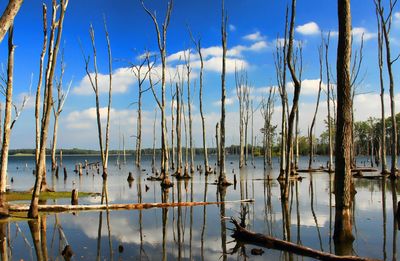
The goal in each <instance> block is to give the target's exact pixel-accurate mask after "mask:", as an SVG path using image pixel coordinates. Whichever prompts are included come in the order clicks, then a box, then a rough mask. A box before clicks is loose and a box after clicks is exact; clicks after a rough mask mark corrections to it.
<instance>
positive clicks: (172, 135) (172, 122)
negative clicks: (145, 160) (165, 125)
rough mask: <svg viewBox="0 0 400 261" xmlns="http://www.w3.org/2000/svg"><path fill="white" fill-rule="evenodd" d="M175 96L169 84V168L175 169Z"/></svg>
mask: <svg viewBox="0 0 400 261" xmlns="http://www.w3.org/2000/svg"><path fill="white" fill-rule="evenodd" d="M175 96H176V92H175V93H174V94H173V91H172V84H171V100H172V102H171V147H172V148H171V150H172V151H171V153H172V157H171V169H172V170H175V126H174V123H175V117H174V103H175Z"/></svg>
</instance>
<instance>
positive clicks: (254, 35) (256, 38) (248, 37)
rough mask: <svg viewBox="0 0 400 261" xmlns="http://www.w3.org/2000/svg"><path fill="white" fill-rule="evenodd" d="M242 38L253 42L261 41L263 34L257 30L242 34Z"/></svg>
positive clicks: (263, 37)
mask: <svg viewBox="0 0 400 261" xmlns="http://www.w3.org/2000/svg"><path fill="white" fill-rule="evenodd" d="M243 39H245V40H248V41H253V42H259V41H263V40H264V39H265V36H263V35H262V34H261V33H260V32H259V31H257V32H255V33H252V34H248V35H245V36H243Z"/></svg>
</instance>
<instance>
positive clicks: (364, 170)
mask: <svg viewBox="0 0 400 261" xmlns="http://www.w3.org/2000/svg"><path fill="white" fill-rule="evenodd" d="M359 171H362V172H378V169H375V168H368V167H358V168H352V169H351V172H359Z"/></svg>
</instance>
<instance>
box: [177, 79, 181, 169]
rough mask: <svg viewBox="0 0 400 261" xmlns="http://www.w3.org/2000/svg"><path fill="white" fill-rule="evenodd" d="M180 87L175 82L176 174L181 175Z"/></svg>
mask: <svg viewBox="0 0 400 261" xmlns="http://www.w3.org/2000/svg"><path fill="white" fill-rule="evenodd" d="M181 97H182V94H181V89H180V87H179V84H178V83H177V84H176V147H177V163H178V166H177V169H176V175H177V176H178V177H180V176H181V175H182V127H181V126H182V123H181V119H182V108H181Z"/></svg>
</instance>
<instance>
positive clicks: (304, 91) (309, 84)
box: [287, 79, 326, 96]
mask: <svg viewBox="0 0 400 261" xmlns="http://www.w3.org/2000/svg"><path fill="white" fill-rule="evenodd" d="M321 87H322V90H326V84H325V83H322V86H321ZM287 88H288V90H287V91H288V93H293V92H294V86H293V82H288V83H287ZM318 89H319V79H305V80H303V81H301V91H300V95H302V96H312V95H315V96H316V95H317V94H318Z"/></svg>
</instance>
